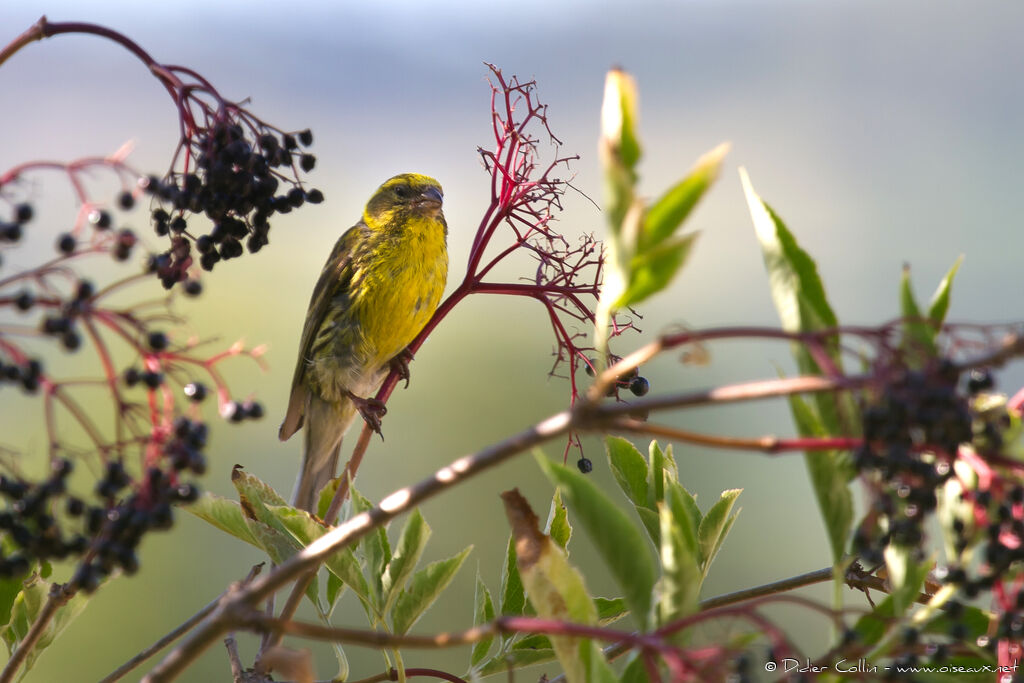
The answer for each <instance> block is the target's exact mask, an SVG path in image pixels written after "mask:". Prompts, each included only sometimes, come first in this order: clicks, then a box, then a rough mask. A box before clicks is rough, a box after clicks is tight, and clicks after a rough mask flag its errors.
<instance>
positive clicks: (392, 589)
mask: <svg viewBox="0 0 1024 683" xmlns="http://www.w3.org/2000/svg"><path fill="white" fill-rule="evenodd" d="M429 538H430V526H429V525H428V524H427V522H426V520H424V519H423V515H422V514H420V511H419V508H415V509H413V511H412V512H411V513H410V514H409V519H407V520H406V522H405V526H404V527H402V535H401V536H400V537H399V539H398V545H397V546H396V547H395V554H394V555H393V556H392V557H391V561H390V562H388V566H387V568H386V569H385V570H384V575H383V576H382V577H381V588H382V589H383V591H384V593H383V594H384V608H383V610H382V611H383V612H384V613H385V614H386V613H387V612H388V610H390V609H391V606H392V605H393V604H394V602H395V599H397V598H398V591H399V590H400V589H401V588H402V587H404V586H405V582H406V581H407V580H408V579H409V577H410V576H411V575H412V572H413V570H415V569H416V564H417V563H418V562H419V561H420V557H421V556H422V555H423V549H424V548H426V547H427V539H429Z"/></svg>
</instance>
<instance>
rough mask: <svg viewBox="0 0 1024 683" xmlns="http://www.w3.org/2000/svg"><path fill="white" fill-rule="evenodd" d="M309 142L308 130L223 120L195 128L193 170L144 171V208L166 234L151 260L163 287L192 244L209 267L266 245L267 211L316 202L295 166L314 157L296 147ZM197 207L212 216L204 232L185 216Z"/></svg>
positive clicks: (183, 264)
mask: <svg viewBox="0 0 1024 683" xmlns="http://www.w3.org/2000/svg"><path fill="white" fill-rule="evenodd" d="M312 143H313V134H312V133H311V132H310V131H309V130H304V131H302V132H300V133H296V134H292V133H283V134H281V133H275V131H273V130H272V129H270V128H269V127H267V126H265V125H263V124H259V125H258V126H257V125H254V124H251V123H248V122H247V125H246V126H243V125H242V124H241V123H238V122H233V121H230V120H222V121H220V122H218V123H217V124H215V125H214V126H213V127H211V128H208V129H202V130H199V131H197V132H196V133H195V135H194V136H193V138H192V139H191V140H190V145H189V153H190V154H191V156H192V158H193V159H194V160H195V170H194V171H193V172H188V173H171V174H170V175H169V176H168V177H167V178H166V179H165V180H164V181H162V182H161V181H160V180H158V179H156V178H150V179H149V180H148V182H147V186H146V189H147V191H148V192H150V193H151V194H153V195H154V196H155V197H156V198H157V199H158V201H159V202H160V204H161V205H160V206H158V207H157V208H155V209H154V210H153V212H152V218H153V228H154V230H155V231H156V233H157V235H160V236H165V235H170V237H171V247H170V249H168V250H167V251H166V252H164V253H163V254H160V255H158V256H157V257H156V258H155V260H154V261H152V262H151V270H152V271H153V272H155V273H156V275H157V277H159V278H160V281H161V282H162V283H163V285H164V287H166V288H168V289H169V288H171V287H173V286H174V284H175V283H177V282H181V281H183V280H185V279H186V273H187V271H188V268H189V266H190V265H191V264H192V262H193V255H192V252H193V249H195V251H197V252H198V253H199V257H198V258H199V263H200V265H201V266H202V267H203V269H204V270H212V269H213V267H214V265H215V264H216V263H218V262H219V261H222V260H228V259H232V258H237V257H239V256H241V255H242V254H243V253H244V251H245V250H246V249H247V250H248V251H249V252H250V253H256V252H258V251H259V250H260V249H261V248H263V247H264V246H265V245H267V244H268V234H269V232H270V219H271V217H272V216H273V215H274V214H283V213H288V212H290V211H291V210H292V209H296V208H298V207H300V206H302V205H303V204H304V203H306V202H309V203H311V204H319V203H320V202H322V201H323V198H324V197H323V193H322V192H320V190H316V189H311V190H305V189H303V188H302V187H301V184H300V182H299V180H298V174H299V171H300V170H301V171H302V172H307V173H308V172H309V171H312V170H313V168H314V166H315V165H316V157H315V156H313V155H312V154H309V153H308V152H304V151H301V150H300V144H301V146H302V147H304V148H308V147H309V146H310V145H311V144H312ZM200 214H205V216H206V217H207V218H208V219H209V220H210V221H212V224H213V227H212V229H210V230H209V231H208V232H205V231H202V230H199V229H197V227H196V225H195V221H193V220H192V218H191V216H198V215H200ZM190 221H191V222H192V224H191V225H190ZM243 242H244V244H245V246H244V248H243Z"/></svg>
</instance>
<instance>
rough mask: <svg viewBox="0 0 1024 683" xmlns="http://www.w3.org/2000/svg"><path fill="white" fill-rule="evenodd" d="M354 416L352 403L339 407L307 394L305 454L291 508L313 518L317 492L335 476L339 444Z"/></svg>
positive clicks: (342, 403) (354, 408) (318, 494)
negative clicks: (308, 514)
mask: <svg viewBox="0 0 1024 683" xmlns="http://www.w3.org/2000/svg"><path fill="white" fill-rule="evenodd" d="M356 414H357V413H356V407H355V405H354V404H353V403H352V401H348V400H345V401H342V402H341V404H340V405H339V404H336V403H329V402H327V401H324V400H323V399H321V398H319V397H317V396H314V395H312V393H311V394H310V396H309V403H308V404H307V406H306V415H305V423H306V424H305V432H306V452H305V455H304V456H303V458H302V470H301V471H300V472H299V480H298V481H297V482H296V484H295V494H294V495H293V496H292V504H293V505H294V506H295V507H298V508H302V509H303V510H308V511H309V512H312V513H313V514H316V506H317V501H318V499H319V497H320V490H321V489H323V487H325V486H327V483H328V482H329V481H330V480H331V479H333V478H334V477H335V476H336V474H337V470H338V453H339V452H340V451H341V440H342V437H344V436H345V432H347V431H348V428H349V427H351V426H352V422H353V421H354V420H355V417H356Z"/></svg>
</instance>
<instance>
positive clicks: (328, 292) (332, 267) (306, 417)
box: [278, 173, 448, 512]
mask: <svg viewBox="0 0 1024 683" xmlns="http://www.w3.org/2000/svg"><path fill="white" fill-rule="evenodd" d="M442 198H443V193H442V191H441V186H440V185H439V184H438V182H437V181H436V180H434V179H433V178H429V177H427V176H424V175H419V174H416V173H403V174H402V175H397V176H395V177H394V178H391V179H390V180H388V181H387V182H385V183H384V184H383V185H381V186H380V187H379V188H378V189H377V191H376V192H375V193H374V195H373V197H371V198H370V201H369V202H367V204H366V208H365V209H364V210H363V217H362V219H361V220H360V221H359V222H358V223H356V224H355V225H354V226H353V227H352V228H350V229H349V230H348V231H346V232H345V234H343V235H342V236H341V238H340V239H338V242H337V244H335V245H334V250H333V251H332V252H331V256H330V258H328V259H327V263H326V264H325V265H324V269H323V272H321V273H320V279H319V280H317V283H316V287H314V288H313V296H312V298H311V299H310V302H309V311H308V312H307V313H306V322H305V324H304V326H303V328H302V339H301V341H300V342H299V359H298V362H297V363H296V364H295V376H294V378H293V379H292V390H291V398H290V399H289V401H288V412H287V413H286V414H285V418H284V422H282V423H281V429H280V431H279V432H278V437H279V438H280V439H281V440H282V441H284V440H286V439H288V438H289V437H291V435H292V434H294V433H295V432H296V431H298V430H299V429H301V428H302V427H303V425H305V427H306V441H305V456H304V458H303V462H302V471H301V473H300V474H299V480H298V483H297V484H296V489H295V495H294V500H293V502H294V504H295V505H296V506H297V507H301V508H303V509H305V510H309V511H311V512H315V511H316V504H317V499H318V497H319V494H320V490H321V489H322V488H323V487H324V486H326V485H327V483H328V482H329V481H330V480H331V479H332V478H333V477H335V476H336V470H337V467H338V453H339V451H340V450H341V440H342V437H344V436H345V432H347V431H348V429H349V427H351V426H352V422H353V421H354V420H355V417H356V415H357V414H362V415H363V416H364V418H365V419H367V420H368V421H370V422H371V423H372V422H373V421H374V420H375V419H377V420H378V421H379V416H380V415H381V414H382V413H383V407H382V406H380V405H379V404H375V403H374V401H372V399H371V397H372V396H373V395H374V394H375V393H376V392H377V389H378V388H379V387H380V385H381V383H382V382H383V381H384V378H385V377H386V376H387V374H388V372H389V371H390V369H391V368H392V367H395V368H397V369H399V371H400V372H403V375H404V376H406V377H407V374H404V373H406V372H407V368H406V362H407V360H408V359H409V356H408V354H407V352H406V347H407V346H408V345H409V343H410V342H411V341H412V340H413V339H414V338H415V337H416V335H417V334H419V333H420V331H421V330H422V329H423V327H424V325H426V324H427V321H428V320H430V317H431V316H432V315H433V314H434V311H435V310H436V309H437V305H438V303H439V302H440V301H441V295H442V293H443V292H444V286H445V281H446V279H447V277H448V249H447V245H446V240H447V236H448V226H447V224H446V223H445V220H444V215H443V214H442V213H441V203H442Z"/></svg>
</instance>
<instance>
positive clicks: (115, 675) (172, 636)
mask: <svg viewBox="0 0 1024 683" xmlns="http://www.w3.org/2000/svg"><path fill="white" fill-rule="evenodd" d="M262 569H263V564H262V563H260V564H258V565H256V566H254V567H253V568H252V569H250V570H249V575H248V576H247V577H246V578H245V579H244V581H245V582H249V581H251V580H252V579H253V577H255V576H256V575H257V574H259V573H260V571H261V570H262ZM223 597H224V594H223V593H222V594H221V595H219V596H218V597H217V598H216V599H214V600H213V601H211V602H210V603H209V604H207V605H206V606H205V607H203V608H202V609H201V610H199V611H198V612H196V613H195V614H193V615H192V616H191V617H189V618H188V619H186V620H185V621H183V622H182V623H181V624H180V625H178V627H177V628H175V629H173V630H172V631H170V632H169V633H167V634H166V635H164V636H163V637H161V638H160V639H158V640H157V641H156V642H155V643H153V644H152V645H150V646H149V647H147V648H146V649H145V650H143V651H142V652H140V653H139V654H137V655H135V656H134V657H132V658H131V659H129V660H128V661H127V662H125V663H124V664H122V665H121V666H119V667H118V668H117V669H116V670H115V671H113V672H112V673H110V674H108V675H107V676H106V677H104V678H103V679H102V680H100V682H99V683H114V681H117V680H120V679H121V678H122V677H123V676H124V675H125V674H126V673H128V672H129V671H131V670H132V669H134V668H136V667H137V666H138V665H139V664H142V663H143V662H144V661H146V660H147V659H149V658H150V657H152V656H153V655H155V654H156V653H157V652H159V651H160V650H162V649H164V648H165V647H167V646H168V645H170V644H171V643H173V642H174V641H175V640H177V639H178V638H180V637H181V636H182V635H183V634H185V633H188V632H189V631H191V630H192V629H193V628H195V626H196V625H197V624H199V623H200V622H201V621H202V620H203V619H205V618H206V617H207V615H209V614H210V612H212V611H213V609H214V608H215V607H216V606H217V605H218V604H219V603H220V601H221V599H222V598H223Z"/></svg>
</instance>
